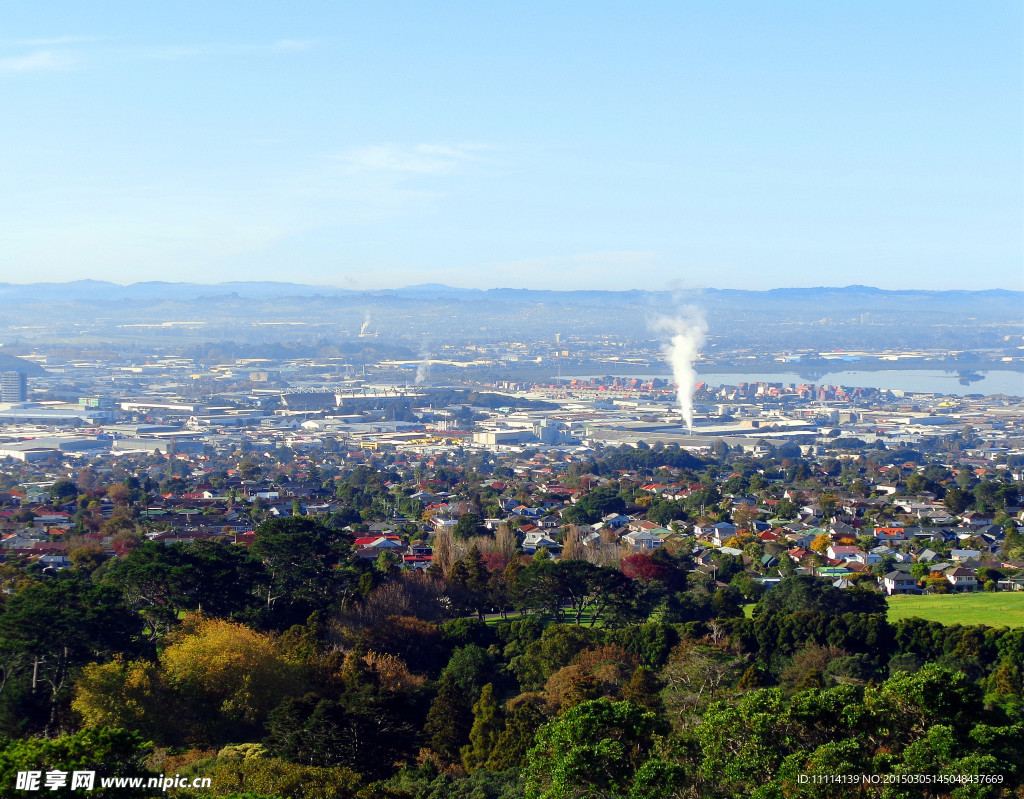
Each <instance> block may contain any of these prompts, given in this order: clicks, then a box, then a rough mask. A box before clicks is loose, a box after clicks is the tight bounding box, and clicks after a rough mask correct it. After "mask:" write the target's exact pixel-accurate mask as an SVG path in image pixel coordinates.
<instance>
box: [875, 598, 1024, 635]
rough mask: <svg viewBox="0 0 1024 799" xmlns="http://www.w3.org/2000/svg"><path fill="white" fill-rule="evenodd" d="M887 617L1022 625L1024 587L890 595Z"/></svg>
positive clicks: (993, 625) (990, 624)
mask: <svg viewBox="0 0 1024 799" xmlns="http://www.w3.org/2000/svg"><path fill="white" fill-rule="evenodd" d="M888 601H889V621H899V620H900V619H907V618H910V617H911V616H917V617H918V618H921V619H926V620H927V621H937V622H941V623H942V624H986V625H988V626H989V627H1024V591H1000V592H996V593H984V592H979V593H975V594H939V595H936V596H892V597H889V600H888Z"/></svg>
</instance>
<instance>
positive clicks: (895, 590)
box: [882, 571, 921, 596]
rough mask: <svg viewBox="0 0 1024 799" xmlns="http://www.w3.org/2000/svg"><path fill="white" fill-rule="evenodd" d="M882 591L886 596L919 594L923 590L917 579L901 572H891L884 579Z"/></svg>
mask: <svg viewBox="0 0 1024 799" xmlns="http://www.w3.org/2000/svg"><path fill="white" fill-rule="evenodd" d="M882 590H883V591H885V593H886V594H888V595H889V596H892V595H893V594H919V593H921V588H920V586H918V584H917V578H916V577H914V576H913V575H910V574H907V573H906V572H901V571H891V572H888V573H887V574H885V575H884V576H883V577H882Z"/></svg>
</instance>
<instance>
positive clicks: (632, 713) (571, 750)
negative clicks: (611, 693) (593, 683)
mask: <svg viewBox="0 0 1024 799" xmlns="http://www.w3.org/2000/svg"><path fill="white" fill-rule="evenodd" d="M665 732H667V728H666V727H665V725H664V722H663V721H660V720H659V719H658V717H657V716H656V715H655V714H654V713H652V712H650V711H647V710H644V709H643V708H641V707H638V706H637V705H634V704H632V703H630V702H610V701H608V700H607V699H595V700H592V701H588V702H583V703H582V704H579V705H577V706H576V707H574V708H572V709H571V710H569V711H567V712H566V713H564V714H562V715H561V716H559V717H558V718H556V719H555V720H554V721H551V722H549V723H548V724H546V725H545V726H544V727H541V729H540V730H539V731H538V732H537V739H536V740H537V744H536V746H534V748H533V749H531V750H530V753H529V757H528V761H527V765H526V769H525V778H526V791H525V795H526V796H527V797H528V799H575V798H576V797H582V796H615V797H618V796H629V795H630V792H631V791H632V790H633V789H634V782H635V778H636V776H637V773H638V772H639V771H640V770H641V768H642V767H643V766H644V765H645V764H646V763H647V761H648V760H650V759H651V758H652V756H653V754H654V751H655V748H656V745H657V743H658V740H659V737H660V736H661V735H662V734H664V733H665Z"/></svg>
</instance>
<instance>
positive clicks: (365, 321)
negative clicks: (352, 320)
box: [359, 314, 370, 338]
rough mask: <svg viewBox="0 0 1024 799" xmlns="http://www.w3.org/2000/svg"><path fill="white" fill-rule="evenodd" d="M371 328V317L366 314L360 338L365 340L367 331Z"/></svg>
mask: <svg viewBox="0 0 1024 799" xmlns="http://www.w3.org/2000/svg"><path fill="white" fill-rule="evenodd" d="M369 326H370V315H369V314H366V316H365V317H363V324H362V325H361V326H360V328H359V338H363V336H365V335H366V330H367V328H369Z"/></svg>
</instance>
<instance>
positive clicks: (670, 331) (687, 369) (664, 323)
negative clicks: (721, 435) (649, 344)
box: [653, 308, 708, 433]
mask: <svg viewBox="0 0 1024 799" xmlns="http://www.w3.org/2000/svg"><path fill="white" fill-rule="evenodd" d="M653 326H654V329H655V330H657V331H658V332H660V333H665V334H667V335H668V336H669V337H670V338H669V339H668V340H667V341H664V342H663V343H662V345H661V351H662V352H663V353H665V359H666V360H667V361H668V363H669V366H671V367H672V376H673V377H674V378H675V381H676V399H677V400H678V402H679V410H680V411H682V414H683V418H684V419H685V420H686V427H687V429H688V430H689V431H690V432H691V433H692V432H693V390H694V387H695V386H696V385H697V370H696V369H694V368H693V362H694V361H696V360H697V355H698V353H699V352H700V348H701V346H702V345H703V344H704V334H705V333H707V330H708V326H707V323H706V322H705V321H704V317H703V316H702V315H701V314H700V312H698V311H697V310H695V309H692V308H690V309H686V310H685V311H684V312H683V313H681V314H679V315H678V316H674V317H668V316H665V317H661V318H660V319H657V320H655V322H654V325H653Z"/></svg>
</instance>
